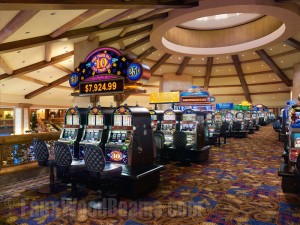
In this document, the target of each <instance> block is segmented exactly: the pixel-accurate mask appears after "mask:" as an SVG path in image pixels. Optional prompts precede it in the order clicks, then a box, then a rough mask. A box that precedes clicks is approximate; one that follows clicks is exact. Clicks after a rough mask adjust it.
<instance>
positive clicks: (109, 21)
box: [98, 9, 139, 29]
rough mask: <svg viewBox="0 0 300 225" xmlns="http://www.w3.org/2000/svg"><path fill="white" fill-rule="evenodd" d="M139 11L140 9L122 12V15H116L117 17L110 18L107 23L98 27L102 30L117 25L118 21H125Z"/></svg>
mask: <svg viewBox="0 0 300 225" xmlns="http://www.w3.org/2000/svg"><path fill="white" fill-rule="evenodd" d="M137 11H139V10H138V9H128V10H126V11H125V12H122V13H120V14H118V15H116V16H114V17H112V18H110V19H108V20H106V21H104V22H102V23H100V24H99V25H98V27H99V28H100V29H101V28H104V27H107V26H109V25H111V24H113V23H115V22H117V21H119V20H121V19H124V18H125V17H127V16H129V15H131V14H134V13H136V12H137Z"/></svg>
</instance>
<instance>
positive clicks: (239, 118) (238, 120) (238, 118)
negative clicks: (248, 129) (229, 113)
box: [235, 112, 244, 130]
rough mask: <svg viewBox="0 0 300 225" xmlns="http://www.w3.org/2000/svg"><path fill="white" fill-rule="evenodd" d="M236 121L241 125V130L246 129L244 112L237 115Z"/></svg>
mask: <svg viewBox="0 0 300 225" xmlns="http://www.w3.org/2000/svg"><path fill="white" fill-rule="evenodd" d="M235 120H236V122H238V123H241V130H243V129H244V113H243V112H237V113H236V114H235Z"/></svg>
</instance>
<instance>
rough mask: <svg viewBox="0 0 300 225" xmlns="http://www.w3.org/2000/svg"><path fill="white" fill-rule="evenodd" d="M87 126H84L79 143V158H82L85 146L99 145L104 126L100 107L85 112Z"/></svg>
mask: <svg viewBox="0 0 300 225" xmlns="http://www.w3.org/2000/svg"><path fill="white" fill-rule="evenodd" d="M86 116H87V124H86V125H85V128H84V131H83V135H82V139H81V141H80V143H79V148H80V151H79V158H80V159H83V158H84V146H85V145H97V146H99V145H100V142H101V140H102V133H103V130H104V128H105V126H104V115H103V112H102V111H101V108H100V107H93V108H89V109H88V112H87V115H86Z"/></svg>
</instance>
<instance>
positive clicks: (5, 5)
mask: <svg viewBox="0 0 300 225" xmlns="http://www.w3.org/2000/svg"><path fill="white" fill-rule="evenodd" d="M198 5H199V3H198V0H189V1H187V0H185V1H182V0H164V1H161V0H147V1H141V0H131V1H124V0H110V1H107V0H85V1H84V2H82V1H81V0H73V1H53V0H26V3H24V1H22V0H9V1H7V0H1V1H0V8H1V10H23V9H32V8H34V9H41V10H53V9H59V10H61V9H83V8H84V9H128V8H136V9H145V8H149V9H152V8H189V7H193V6H198Z"/></svg>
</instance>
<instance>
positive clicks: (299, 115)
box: [289, 105, 300, 166]
mask: <svg viewBox="0 0 300 225" xmlns="http://www.w3.org/2000/svg"><path fill="white" fill-rule="evenodd" d="M289 117H290V118H289V120H290V127H289V131H290V132H289V146H290V150H289V162H290V165H291V166H294V165H295V164H296V161H297V157H298V155H299V154H300V105H293V106H292V107H291V108H290V110H289Z"/></svg>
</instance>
